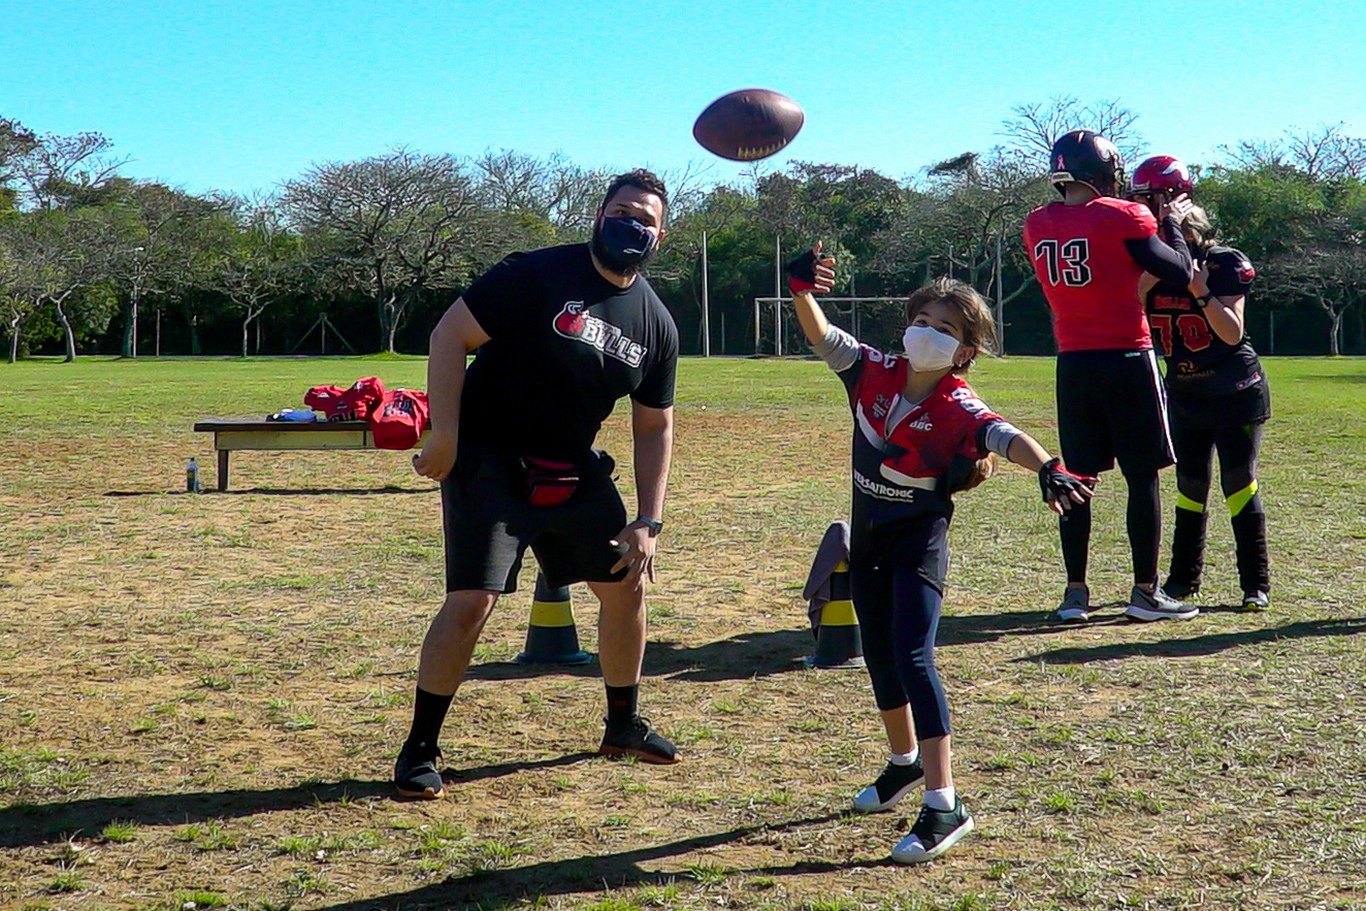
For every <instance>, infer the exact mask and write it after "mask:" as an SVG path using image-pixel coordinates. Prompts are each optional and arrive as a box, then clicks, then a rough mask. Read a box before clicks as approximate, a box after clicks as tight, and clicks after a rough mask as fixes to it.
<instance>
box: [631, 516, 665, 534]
mask: <svg viewBox="0 0 1366 911" xmlns="http://www.w3.org/2000/svg"><path fill="white" fill-rule="evenodd" d="M632 524H634V525H644V526H645V527H646V528H648V529H649V530H650V537H652V538H653V537H655V536H657V535H658V534H659V531H660V529H662V528H663V527H664V520H663V519H652V518H650V517H649V516H636V520H635V522H633V523H632Z"/></svg>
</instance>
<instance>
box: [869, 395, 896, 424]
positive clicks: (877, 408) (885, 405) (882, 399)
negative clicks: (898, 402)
mask: <svg viewBox="0 0 1366 911" xmlns="http://www.w3.org/2000/svg"><path fill="white" fill-rule="evenodd" d="M891 407H892V403H891V401H890V400H888V398H887V396H885V395H879V396H878V397H877V398H876V399H874V400H873V417H875V418H877V419H878V420H879V421H880V420H882V419H883V418H885V417H886V416H887V412H888V411H889V410H890V409H891Z"/></svg>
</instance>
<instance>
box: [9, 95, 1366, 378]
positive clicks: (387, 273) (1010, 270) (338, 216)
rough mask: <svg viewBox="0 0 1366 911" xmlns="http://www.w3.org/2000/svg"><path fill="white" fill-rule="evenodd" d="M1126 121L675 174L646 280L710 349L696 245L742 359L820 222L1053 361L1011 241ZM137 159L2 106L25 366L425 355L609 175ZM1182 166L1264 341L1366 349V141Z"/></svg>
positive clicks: (870, 269) (732, 348)
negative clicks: (509, 258) (988, 303)
mask: <svg viewBox="0 0 1366 911" xmlns="http://www.w3.org/2000/svg"><path fill="white" fill-rule="evenodd" d="M1136 121H1137V117H1136V115H1135V114H1134V113H1133V112H1131V111H1129V110H1127V109H1126V108H1124V107H1123V106H1121V105H1120V104H1118V103H1116V102H1098V103H1091V104H1083V103H1082V102H1080V101H1079V100H1077V99H1075V98H1055V99H1052V100H1051V101H1049V102H1046V103H1039V104H1031V105H1021V106H1018V107H1016V108H1015V109H1013V110H1012V111H1011V112H1010V115H1009V116H1008V117H1007V118H1006V119H1005V120H1004V122H1003V124H1002V127H1001V131H1000V137H1001V142H1000V144H999V145H996V146H994V147H992V148H989V149H983V150H979V151H965V152H964V153H962V154H961V155H958V156H956V157H954V158H951V159H948V160H946V161H943V162H938V163H935V164H931V165H928V166H925V167H922V168H921V169H920V170H918V171H917V172H916V173H914V174H913V175H911V176H909V177H904V178H900V179H898V178H894V177H891V176H888V175H885V174H881V173H879V172H877V171H875V170H872V169H868V168H861V167H858V166H855V165H843V164H818V163H812V162H795V163H793V164H791V165H789V166H788V167H787V168H786V169H785V170H774V169H771V168H768V167H765V166H764V164H763V163H759V164H758V165H756V166H754V167H751V168H749V169H748V170H746V171H745V172H744V173H743V174H742V175H741V176H740V178H738V179H737V180H734V181H730V182H720V183H717V182H710V183H709V182H707V181H706V180H705V177H706V175H705V174H704V173H698V172H697V171H695V170H687V171H683V172H679V173H672V174H666V175H664V176H665V178H666V180H667V181H668V183H669V185H670V190H671V196H672V211H671V218H670V224H669V236H668V239H667V241H666V243H665V245H664V247H663V250H662V253H661V255H660V257H659V258H658V259H657V260H656V261H655V263H654V264H653V265H652V267H651V272H650V276H651V281H652V282H653V284H654V285H655V287H656V288H657V290H658V291H659V292H660V294H661V296H662V297H663V299H664V301H665V302H666V303H667V304H668V306H669V308H670V309H671V311H672V312H673V314H674V317H675V319H676V320H677V321H678V324H679V328H680V332H681V336H682V344H683V350H684V351H685V352H693V353H696V352H699V351H700V350H701V349H702V347H703V346H702V338H701V332H702V326H703V320H702V302H703V276H702V262H703V257H702V251H703V243H704V236H705V243H706V248H707V254H708V256H707V262H708V264H709V268H708V270H707V279H708V281H707V286H706V287H707V289H708V291H709V299H710V308H709V312H710V317H711V319H710V342H711V345H710V348H711V350H712V352H713V353H727V354H745V353H753V352H754V350H755V343H756V339H755V312H756V311H755V304H754V301H755V298H758V297H764V296H772V295H774V294H775V292H776V291H777V290H778V289H779V288H780V285H779V283H778V281H777V276H776V269H775V260H776V259H777V258H778V254H779V251H780V249H781V251H784V255H783V258H787V257H788V256H790V255H792V254H795V253H796V252H797V251H799V250H800V249H801V248H803V247H804V246H806V245H808V244H810V243H811V242H812V241H814V240H817V239H820V240H822V241H823V242H824V244H825V249H826V250H827V251H832V252H833V253H834V254H835V255H836V256H837V258H838V260H839V269H840V277H841V282H842V287H840V288H838V289H837V290H836V293H837V294H840V295H847V296H855V295H863V296H902V295H905V294H906V293H908V292H909V291H910V290H911V289H912V288H914V287H915V286H917V285H918V284H920V283H921V282H922V281H924V280H926V279H927V278H928V277H930V276H933V275H941V274H951V275H954V276H956V277H958V278H961V279H963V280H964V281H967V282H970V283H971V284H973V285H974V286H975V287H977V288H978V289H979V290H980V291H982V292H983V293H984V294H985V295H986V296H987V297H988V299H990V300H992V301H993V302H998V304H999V306H1000V308H1001V310H1000V312H1001V313H1002V314H1003V318H1004V319H1003V321H1004V323H1005V330H1006V332H1005V334H1006V337H1007V341H1008V349H1009V351H1010V352H1011V353H1015V354H1026V353H1049V352H1051V351H1052V340H1051V334H1050V332H1049V326H1048V313H1047V308H1046V306H1045V304H1044V302H1043V297H1042V294H1041V293H1040V291H1039V289H1038V287H1037V283H1036V282H1035V281H1034V277H1033V273H1032V270H1031V269H1030V267H1029V263H1028V261H1027V259H1026V258H1025V253H1024V249H1023V247H1022V246H1021V243H1020V228H1021V224H1022V222H1023V219H1024V216H1025V214H1026V213H1027V212H1028V211H1029V210H1030V209H1031V208H1033V207H1034V206H1037V205H1039V204H1040V203H1043V202H1046V201H1048V200H1050V199H1051V198H1054V195H1053V194H1054V191H1053V190H1052V189H1051V188H1050V187H1049V186H1048V183H1047V180H1046V171H1047V158H1048V149H1049V146H1050V145H1051V144H1052V142H1053V140H1054V139H1055V138H1056V137H1057V136H1058V135H1060V134H1061V133H1063V132H1065V131H1066V130H1069V129H1075V128H1078V127H1083V128H1089V129H1097V130H1100V131H1101V132H1104V133H1105V134H1106V135H1108V136H1110V137H1111V138H1112V139H1113V140H1114V141H1115V142H1116V143H1117V144H1118V145H1119V147H1120V148H1121V150H1123V151H1124V153H1125V157H1126V161H1127V162H1128V163H1129V165H1130V167H1132V166H1134V165H1136V164H1137V163H1138V161H1139V160H1140V159H1141V158H1142V156H1143V151H1144V144H1143V140H1142V137H1141V136H1140V135H1139V133H1138V131H1137V129H1136ZM643 151H648V150H643ZM1158 151H1162V152H1167V153H1174V154H1177V155H1178V156H1179V155H1180V154H1181V150H1180V149H1162V150H1158ZM125 164H126V160H125V159H123V158H120V157H118V156H117V155H116V154H115V152H114V148H113V144H112V142H111V141H110V140H109V139H108V138H107V137H105V136H103V135H100V134H98V133H80V134H76V135H73V136H62V135H54V134H47V135H41V134H38V133H34V132H32V131H31V130H29V129H27V128H25V126H24V125H23V124H20V123H18V122H16V121H13V120H5V119H3V118H0V333H2V334H3V337H4V338H5V339H6V341H7V342H8V344H7V349H8V358H9V360H10V361H11V362H12V361H14V360H15V359H17V358H20V357H24V356H27V355H32V354H65V356H66V358H67V359H74V358H75V357H76V356H77V354H78V353H107V354H120V355H123V356H125V357H138V356H147V355H151V354H237V355H241V356H244V357H245V356H248V355H250V354H254V353H260V354H288V353H292V352H298V353H309V354H312V353H319V352H320V351H330V352H332V353H340V352H343V351H347V350H350V351H355V352H358V353H365V352H375V351H390V352H396V351H403V352H410V353H424V352H425V351H426V339H427V334H428V332H429V331H430V328H431V326H432V325H433V324H434V322H435V320H436V318H437V317H438V316H439V314H440V312H441V311H442V310H443V309H444V308H445V307H446V306H447V305H448V304H449V303H450V302H451V301H452V300H454V298H455V297H456V295H458V294H459V293H460V291H461V290H462V289H463V288H464V287H466V286H467V285H468V284H469V282H471V281H472V280H473V279H474V278H475V277H477V276H478V275H479V274H480V273H482V272H483V271H484V270H485V269H487V268H488V267H489V266H491V265H492V264H494V263H495V262H497V261H498V260H499V259H500V258H502V257H503V256H504V255H506V254H507V253H509V252H511V251H513V250H519V249H531V248H535V247H541V246H546V245H550V244H557V243H566V242H574V241H581V240H585V239H586V238H587V236H588V233H589V230H590V228H591V223H592V217H593V213H594V209H595V208H596V206H597V204H598V202H599V200H600V194H601V192H602V190H603V188H604V186H605V184H606V181H607V178H608V177H609V176H610V174H611V173H612V171H611V170H610V169H602V168H586V167H583V166H580V165H577V164H575V163H574V162H571V161H569V160H567V159H566V158H564V157H563V156H561V155H552V156H549V157H535V156H530V155H524V154H521V153H518V152H514V151H507V150H500V151H489V152H486V153H484V154H483V155H481V156H478V157H473V158H460V157H456V156H452V155H440V154H422V153H418V152H415V151H412V150H409V149H396V150H394V151H391V152H389V153H387V154H383V155H378V156H375V157H372V158H366V159H363V160H360V161H350V162H324V163H319V164H315V165H313V166H312V167H310V168H309V169H308V170H307V171H306V172H304V173H303V174H301V175H299V176H298V177H296V178H294V179H293V180H288V181H285V182H284V183H283V184H282V185H281V186H279V187H278V188H275V189H274V190H273V191H272V192H270V193H268V194H264V195H260V196H257V197H252V198H247V197H242V196H234V195H229V194H218V193H208V194H198V195H196V194H190V193H187V192H185V191H183V190H180V189H177V188H175V187H171V186H167V185H165V184H162V183H158V182H154V181H145V180H136V179H133V178H130V177H127V176H125V175H123V174H122V173H121V172H122V170H123V168H124V165H125ZM634 164H635V163H634V162H625V163H623V167H629V166H632V165H634ZM1192 164H1193V165H1194V166H1195V168H1196V170H1197V172H1198V174H1199V183H1198V189H1197V195H1198V201H1199V202H1201V203H1202V204H1203V205H1205V206H1206V208H1207V209H1208V210H1209V211H1210V214H1211V215H1212V216H1213V218H1214V220H1215V223H1216V226H1217V230H1218V232H1219V235H1220V236H1221V238H1222V239H1223V240H1224V241H1225V242H1226V243H1230V244H1233V245H1235V246H1238V247H1240V248H1241V249H1243V250H1244V251H1245V252H1246V253H1247V254H1248V255H1249V256H1250V257H1251V258H1252V260H1253V262H1254V263H1255V264H1256V266H1257V269H1258V273H1259V278H1258V281H1257V283H1256V285H1255V286H1254V291H1253V294H1252V296H1251V300H1250V305H1249V327H1250V330H1251V331H1252V332H1253V334H1254V335H1255V336H1257V342H1258V344H1259V346H1260V347H1261V348H1262V350H1264V351H1270V350H1274V352H1275V353H1301V354H1312V353H1329V354H1340V353H1344V352H1356V353H1360V352H1362V351H1366V307H1363V306H1361V304H1362V302H1363V299H1364V298H1366V247H1363V237H1366V140H1362V139H1359V138H1356V137H1352V136H1349V135H1347V134H1346V133H1345V132H1344V129H1343V127H1342V126H1341V125H1331V126H1321V127H1318V128H1315V129H1311V130H1302V131H1294V130H1292V131H1289V132H1287V133H1286V134H1285V135H1284V136H1283V137H1281V138H1279V139H1276V140H1264V141H1247V142H1241V143H1237V144H1234V145H1230V146H1225V147H1223V148H1222V149H1221V151H1220V153H1219V156H1218V158H1217V160H1215V161H1211V162H1203V163H1194V162H1193V163H1192ZM1273 320H1274V322H1273ZM1273 333H1274V340H1273V339H1271V338H1268V336H1269V335H1271V334H1273Z"/></svg>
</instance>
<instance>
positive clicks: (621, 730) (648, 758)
mask: <svg viewBox="0 0 1366 911" xmlns="http://www.w3.org/2000/svg"><path fill="white" fill-rule="evenodd" d="M598 753H599V754H601V755H603V756H613V757H621V756H634V757H635V758H637V759H639V760H640V761H641V762H650V763H654V764H655V765H671V764H672V763H675V762H678V748H677V747H675V746H674V745H673V744H672V743H669V741H667V740H665V739H664V738H663V737H661V736H659V734H657V733H655V732H654V731H652V730H650V722H648V721H646V720H645V719H644V718H641V717H640V716H639V715H637V716H636V717H635V718H632V719H631V720H630V721H629V722H628V723H626V724H623V725H619V726H616V727H613V726H612V725H610V724H609V725H608V727H607V730H606V732H604V733H603V735H602V746H600V747H598Z"/></svg>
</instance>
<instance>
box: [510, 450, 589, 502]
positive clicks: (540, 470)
mask: <svg viewBox="0 0 1366 911" xmlns="http://www.w3.org/2000/svg"><path fill="white" fill-rule="evenodd" d="M522 469H523V470H524V471H525V472H526V490H525V492H524V493H525V496H526V501H527V502H528V503H530V504H531V505H532V506H561V505H563V504H564V503H566V502H568V500H569V498H570V497H572V496H573V495H574V491H575V490H577V489H578V486H579V469H578V466H577V465H575V464H574V463H573V462H552V461H550V460H549V459H538V458H535V457H533V456H522Z"/></svg>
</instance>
